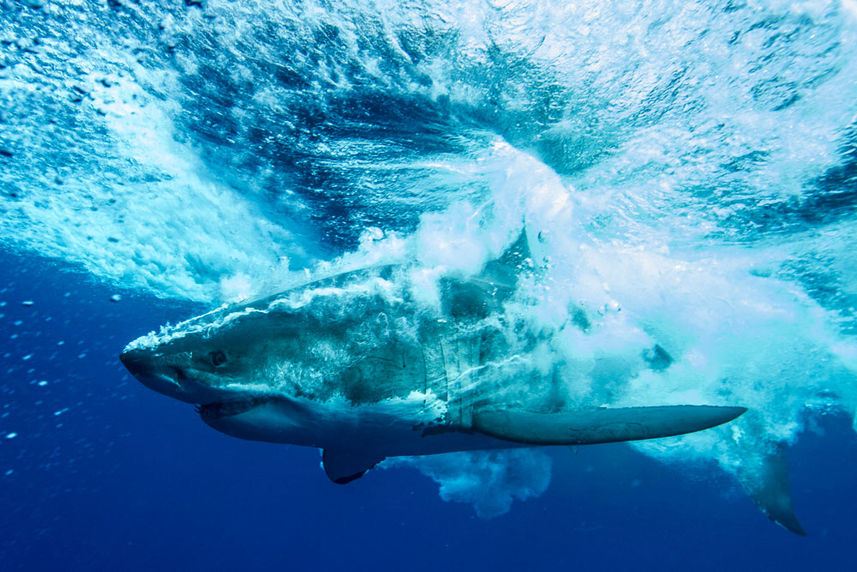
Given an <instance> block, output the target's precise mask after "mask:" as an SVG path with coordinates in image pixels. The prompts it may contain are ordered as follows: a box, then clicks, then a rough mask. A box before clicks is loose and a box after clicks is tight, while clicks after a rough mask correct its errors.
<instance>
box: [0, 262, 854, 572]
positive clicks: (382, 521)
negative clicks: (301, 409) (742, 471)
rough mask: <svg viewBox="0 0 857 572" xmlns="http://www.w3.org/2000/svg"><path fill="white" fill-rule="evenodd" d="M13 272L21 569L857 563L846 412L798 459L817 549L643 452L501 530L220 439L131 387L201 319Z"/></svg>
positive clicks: (395, 490) (0, 385) (8, 396)
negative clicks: (155, 352) (129, 349)
mask: <svg viewBox="0 0 857 572" xmlns="http://www.w3.org/2000/svg"><path fill="white" fill-rule="evenodd" d="M0 268H2V269H3V270H2V274H0V301H2V302H5V305H4V306H3V307H2V308H0V314H3V317H2V319H0V339H2V340H3V341H2V350H0V351H2V354H0V395H2V405H0V407H2V413H0V435H2V441H0V507H2V513H0V554H2V562H3V564H2V568H3V569H4V570H60V569H62V570H119V569H121V570H152V569H155V568H158V569H176V570H178V569H184V570H256V569H259V570H261V569H293V570H295V569H296V570H307V569H331V570H338V569H349V570H362V569H410V570H439V569H454V570H455V569H461V570H464V569H471V570H472V569H495V570H539V569H549V568H550V569H555V568H556V567H557V566H563V567H568V568H569V569H605V568H612V569H630V568H632V567H633V568H635V569H651V570H655V569H663V568H664V567H665V566H676V567H679V568H684V567H693V568H694V569H698V570H722V569H724V568H726V567H728V568H730V569H747V570H749V569H781V570H797V569H816V570H817V569H843V566H847V565H848V563H849V562H850V559H851V557H852V554H851V552H852V551H851V541H852V539H853V533H854V522H853V507H855V506H857V491H855V489H854V487H853V482H854V477H855V475H857V438H855V434H854V432H853V431H852V430H851V429H850V427H849V423H848V422H847V420H846V419H844V418H840V417H827V418H825V419H824V420H823V423H822V424H821V425H820V426H816V427H814V429H813V430H812V431H808V432H806V433H805V434H804V435H803V436H802V437H801V439H800V441H799V442H798V443H797V445H795V446H794V447H793V448H792V449H791V451H790V466H791V470H792V485H793V489H794V500H795V505H796V507H797V510H798V512H799V515H800V517H801V520H802V521H803V523H804V525H805V527H806V528H807V530H808V531H809V533H810V536H809V537H808V538H798V537H796V536H794V535H791V534H789V533H788V532H786V531H784V530H781V529H779V528H777V527H776V526H774V525H772V524H771V523H769V522H768V521H767V520H766V519H765V518H764V517H763V516H762V515H761V514H760V513H759V512H758V511H757V510H756V509H755V507H754V506H753V505H752V503H751V501H750V500H749V499H748V498H747V497H746V496H744V494H743V493H742V492H741V491H740V490H739V488H738V487H737V486H736V484H735V483H733V482H731V481H730V480H728V479H727V478H726V477H723V476H714V475H720V473H719V472H716V471H713V470H711V471H709V470H708V469H710V467H705V466H696V467H683V466H682V465H680V464H679V465H676V464H673V465H664V464H661V463H659V462H657V461H655V460H652V459H649V458H646V457H643V456H641V455H639V454H637V453H635V452H633V451H632V450H631V449H629V448H628V447H626V446H624V445H605V446H593V447H588V448H586V447H581V448H579V449H577V450H576V451H575V452H569V451H568V450H565V449H563V448H558V449H556V450H554V451H552V456H553V459H554V467H553V478H552V483H551V485H550V487H549V489H548V491H547V492H546V493H545V494H544V495H542V496H540V497H538V498H535V499H530V500H528V501H526V502H516V503H515V505H514V506H513V507H512V510H511V512H510V513H508V514H506V515H504V516H501V517H498V518H494V519H491V520H482V519H479V518H477V517H476V516H475V515H474V513H473V510H472V508H471V507H470V506H468V505H464V504H456V503H446V502H443V500H441V499H440V498H439V496H438V495H437V492H436V485H435V484H434V483H432V482H431V481H430V480H429V479H427V478H425V477H424V476H422V475H420V474H419V473H418V472H416V471H415V470H413V469H399V468H393V469H386V470H383V469H382V470H375V471H372V472H371V473H369V474H368V475H367V476H366V477H365V478H363V479H361V480H359V481H357V482H355V483H353V484H351V485H348V486H337V485H333V484H331V483H330V482H328V480H327V479H326V478H325V477H324V474H323V473H322V471H321V469H320V468H319V455H318V452H317V451H315V450H312V449H304V448H298V447H290V446H278V445H269V444H260V443H251V442H243V441H240V440H236V439H232V438H229V437H226V436H224V435H221V434H218V433H216V432H214V431H212V430H211V429H209V428H208V427H206V426H205V425H203V424H202V423H201V422H200V421H199V420H198V419H197V418H196V415H195V413H194V411H193V408H192V407H190V406H188V405H185V404H181V403H178V402H175V401H173V400H170V399H167V398H164V397H162V396H160V395H157V394H155V393H153V392H151V391H149V390H147V389H145V388H144V387H142V386H141V385H139V384H138V383H136V382H135V381H134V380H132V379H130V378H129V376H128V375H127V374H126V373H125V372H124V371H123V369H122V368H121V365H120V364H119V363H118V361H117V359H116V355H117V354H118V352H119V351H120V350H121V348H122V347H123V345H124V343H125V342H126V341H127V340H129V339H131V338H133V337H134V336H136V335H138V334H140V333H141V332H145V331H148V330H149V329H152V328H155V327H157V326H158V325H160V324H161V323H163V322H166V321H170V320H172V321H175V320H177V319H180V318H182V317H184V316H186V315H188V314H190V313H193V312H194V311H195V310H197V309H198V308H196V307H194V306H192V305H190V304H176V303H168V302H163V301H158V300H156V299H152V298H149V297H143V296H140V295H136V294H134V293H131V292H121V291H116V290H110V289H107V288H105V287H104V286H101V285H97V284H95V283H93V282H92V281H91V279H89V278H87V277H85V276H83V275H80V274H77V273H74V272H72V271H69V270H68V269H66V268H63V267H60V266H58V265H57V264H56V263H53V262H49V261H45V260H41V259H36V258H20V257H13V256H9V255H4V256H3V258H2V260H0ZM117 293H118V294H120V296H121V300H120V301H119V302H113V301H111V296H113V295H114V294H117ZM30 302H32V304H31V305H30ZM59 341H64V344H63V345H61V346H58V345H57V343H58V342H59ZM28 355H30V356H31V357H30V358H28V359H24V358H25V357H26V356H28ZM39 382H47V383H42V384H41V385H40V383H39ZM11 433H15V434H16V435H15V436H14V437H12V438H8V437H9V435H10V434H11ZM821 433H823V434H824V435H823V438H822V436H821Z"/></svg>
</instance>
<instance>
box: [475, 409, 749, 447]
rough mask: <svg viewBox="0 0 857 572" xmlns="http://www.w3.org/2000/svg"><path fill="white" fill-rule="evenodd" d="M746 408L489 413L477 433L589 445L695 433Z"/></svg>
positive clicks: (480, 415)
mask: <svg viewBox="0 0 857 572" xmlns="http://www.w3.org/2000/svg"><path fill="white" fill-rule="evenodd" d="M745 411H746V409H745V408H744V407H719V406H714V405H665V406H656V407H624V408H616V409H608V408H599V409H589V410H580V411H571V412H561V413H534V412H530V411H521V410H499V409H484V410H480V411H474V413H473V426H472V428H473V430H475V431H478V432H480V433H485V434H486V435H490V436H492V437H496V438H498V439H503V440H506V441H514V442H516V443H526V444H530V445H586V444H592V443H611V442H615V441H636V440H639V439H655V438H658V437H670V436H673V435H682V434H684V433H692V432H694V431H700V430H702V429H708V428H709V427H714V426H716V425H720V424H721V423H726V422H727V421H731V420H732V419H735V418H736V417H738V416H739V415H741V414H742V413H744V412H745Z"/></svg>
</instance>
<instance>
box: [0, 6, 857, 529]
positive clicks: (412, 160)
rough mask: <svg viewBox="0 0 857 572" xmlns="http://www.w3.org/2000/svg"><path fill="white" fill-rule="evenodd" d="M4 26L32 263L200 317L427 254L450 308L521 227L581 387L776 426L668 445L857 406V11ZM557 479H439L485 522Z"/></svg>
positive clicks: (524, 458) (22, 234) (440, 473)
mask: <svg viewBox="0 0 857 572" xmlns="http://www.w3.org/2000/svg"><path fill="white" fill-rule="evenodd" d="M0 8H2V12H0V213H2V219H0V240H2V244H3V247H4V249H5V250H6V251H7V252H12V253H16V254H17V255H21V256H28V255H32V254H38V255H40V256H43V257H48V258H55V259H59V260H62V261H63V263H65V264H69V265H71V266H73V267H76V268H79V269H82V270H85V271H86V272H87V273H89V274H90V275H91V276H93V277H94V278H95V279H96V280H97V281H98V282H101V283H104V284H108V285H111V286H112V287H119V288H123V289H125V290H127V291H133V290H136V291H140V292H146V293H149V294H153V295H154V296H157V297H160V298H164V299H168V300H172V301H175V303H180V302H182V301H184V302H187V301H190V302H194V303H198V305H197V306H196V308H197V309H204V308H205V307H213V306H215V305H218V304H220V303H222V302H227V301H234V300H238V299H245V298H250V297H254V296H260V295H264V294H270V293H272V292H275V291H277V290H278V289H281V288H283V287H287V286H289V285H294V284H296V283H298V282H300V281H302V280H305V279H306V278H307V277H310V276H316V275H325V274H329V273H331V272H333V271H336V270H340V269H349V268H356V267H360V266H364V265H369V264H378V263H401V262H412V263H415V264H416V265H417V266H418V267H419V268H422V269H424V280H425V289H424V293H425V296H426V298H427V299H430V298H431V295H432V291H433V290H432V288H433V284H434V281H435V280H436V279H437V277H438V276H440V275H442V274H444V273H449V272H458V273H459V274H465V275H466V274H469V273H475V272H478V271H479V269H480V268H481V267H482V266H483V265H484V264H485V262H486V261H487V260H489V259H491V258H493V257H495V256H497V255H498V254H500V253H501V252H502V251H503V249H504V248H505V247H507V246H508V245H509V244H510V243H511V242H512V241H513V240H514V239H515V237H516V236H517V234H518V233H519V232H520V231H521V229H522V228H524V227H526V228H527V230H528V232H529V233H530V235H531V236H536V237H538V240H536V241H534V243H533V244H532V245H531V247H532V250H533V257H534V259H535V261H536V263H537V265H538V266H539V267H540V268H541V269H542V274H541V279H540V280H539V281H538V282H537V283H535V284H531V288H532V289H531V291H530V292H528V295H529V300H530V303H529V304H528V305H526V306H521V307H519V308H518V309H517V311H518V312H520V316H519V317H518V318H519V319H520V320H521V321H522V322H523V323H525V324H526V326H527V327H528V328H530V329H531V330H532V331H533V332H535V333H539V334H545V333H549V334H550V336H549V339H550V342H549V344H548V347H546V348H545V351H544V354H543V355H542V358H541V359H543V360H544V361H545V362H546V363H548V362H549V364H550V365H558V367H559V370H560V371H561V373H562V376H561V377H562V379H563V384H564V391H566V393H567V397H568V399H569V400H572V401H575V400H576V401H579V402H580V403H586V404H612V405H653V404H658V405H660V404H674V403H712V404H728V405H742V406H745V407H748V408H749V409H750V412H749V413H747V414H746V415H745V416H744V417H743V418H742V419H741V420H739V421H738V422H736V423H733V424H731V425H728V426H726V427H723V428H719V429H717V430H712V431H706V432H704V433H699V434H693V435H689V436H686V437H680V438H674V439H670V440H662V441H657V442H651V443H644V444H639V445H636V446H637V447H639V449H640V450H642V451H643V452H645V453H647V454H649V455H653V456H656V457H658V458H661V459H665V460H669V461H671V462H712V461H714V462H716V463H718V464H719V466H720V467H722V468H723V469H724V470H725V471H726V472H727V473H729V474H737V475H739V476H740V474H741V472H742V470H745V471H746V470H747V468H748V467H750V468H751V469H752V463H753V459H755V458H756V457H757V456H758V454H759V452H763V451H770V450H773V449H775V448H778V447H780V446H781V445H789V444H792V443H794V442H795V440H796V439H798V438H799V437H800V435H801V434H802V432H804V431H805V429H806V428H807V427H808V426H812V425H813V424H814V423H816V422H817V421H818V419H819V418H820V417H821V416H824V415H828V414H831V413H844V414H846V415H848V416H852V418H853V416H854V414H855V409H857V383H855V372H857V310H855V306H857V270H855V269H857V254H855V253H857V220H855V218H857V79H855V78H857V4H855V2H853V0H843V1H842V2H834V3H827V2H775V1H774V2H736V1H729V2H700V3H693V2H675V3H672V2H641V3H636V2H612V3H611V2H602V1H593V2H571V3H570V2H565V1H557V2H534V3H530V2H514V1H493V2H491V1H478V2H477V1H474V2H448V3H444V2H419V1H414V2H392V1H391V2H386V1H377V2H365V3H364V2H350V3H346V2H343V3H337V2H313V1H307V2H294V3H292V2H263V1H259V2H254V1H250V0H242V1H237V2H233V1H226V0H203V1H202V2H189V1H187V0H186V1H185V2H184V3H183V4H182V3H177V2H150V1H146V0H139V1H137V0H134V1H132V0H109V1H108V2H106V3H94V2H93V3H89V2H83V1H80V0H68V1H63V2H42V1H41V0H29V1H26V2H11V1H9V0H6V1H5V2H2V3H0ZM0 311H2V308H0ZM0 316H2V314H0ZM140 333H144V332H140ZM653 348H658V349H653ZM543 365H544V364H543ZM544 367H548V366H547V365H544ZM2 428H3V427H0V429H2ZM9 430H10V431H11V429H9ZM550 463H551V460H550V457H548V456H547V455H545V454H544V453H542V452H521V451H517V452H515V453H513V454H508V455H505V456H504V455H498V454H496V453H495V454H470V455H469V456H468V457H467V458H465V459H464V460H463V462H462V460H461V459H456V458H453V459H450V458H446V457H438V458H432V459H428V460H423V461H420V462H418V464H419V467H420V468H421V470H423V471H424V472H425V473H426V474H428V475H430V476H431V477H432V478H434V479H435V480H437V481H438V482H439V483H440V484H441V494H442V496H444V498H447V499H450V500H461V501H467V502H471V503H474V504H475V506H476V508H477V511H478V512H480V513H481V514H483V515H486V516H487V515H493V514H498V513H502V512H504V511H506V510H508V507H509V504H510V503H511V501H512V499H513V498H527V497H530V496H533V495H537V494H540V493H542V492H543V491H544V490H545V488H546V487H547V486H548V481H549V478H550ZM388 466H389V465H388ZM498 467H501V468H502V471H500V472H499V473H498V470H499V469H498ZM498 474H500V475H501V476H500V477H498V476H497V475H498Z"/></svg>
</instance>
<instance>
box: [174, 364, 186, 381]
mask: <svg viewBox="0 0 857 572" xmlns="http://www.w3.org/2000/svg"><path fill="white" fill-rule="evenodd" d="M170 369H171V370H172V371H173V375H174V376H175V378H176V381H188V380H189V379H190V378H189V377H188V376H187V374H186V373H185V372H184V370H183V369H182V368H180V367H175V366H174V367H171V368H170Z"/></svg>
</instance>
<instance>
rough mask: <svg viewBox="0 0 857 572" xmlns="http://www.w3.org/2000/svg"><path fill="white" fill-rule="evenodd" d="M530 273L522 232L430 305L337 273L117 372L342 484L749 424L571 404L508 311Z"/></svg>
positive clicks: (686, 413)
mask: <svg viewBox="0 0 857 572" xmlns="http://www.w3.org/2000/svg"><path fill="white" fill-rule="evenodd" d="M532 266H533V265H532V262H531V261H530V258H529V249H528V247H527V239H526V234H525V233H522V234H521V237H520V238H519V239H518V240H517V241H516V242H515V243H514V244H513V245H512V246H511V247H510V248H509V249H508V250H507V251H506V252H505V253H504V254H503V255H502V256H501V257H499V258H498V259H496V260H493V261H491V262H489V263H488V264H487V265H486V266H485V268H484V269H483V271H482V272H481V273H480V274H478V275H477V276H472V277H462V276H458V277H457V276H447V277H445V278H442V279H441V280H440V281H439V292H438V296H437V298H439V303H426V302H420V301H418V300H417V299H416V297H415V296H414V294H413V292H414V286H413V284H414V283H413V280H412V279H411V277H412V272H413V271H414V270H415V268H414V267H413V266H407V265H404V266H380V267H374V268H366V269H362V270H357V271H353V272H347V273H343V274H339V275H337V276H333V277H331V278H328V279H324V280H320V281H316V282H312V283H309V284H306V285H304V286H301V287H298V288H294V289H290V290H287V291H285V292H282V293H280V294H277V295H274V296H270V297H267V298H264V299H261V300H257V301H254V302H250V303H248V304H243V305H237V306H231V307H226V308H222V309H219V310H216V311H213V312H210V313H208V314H205V315H203V316H200V317H198V318H194V319H191V320H188V321H186V322H183V323H180V324H178V325H176V326H172V327H168V328H163V329H162V330H161V332H160V333H158V334H154V333H153V334H149V335H148V336H143V337H142V338H139V339H138V340H135V341H134V342H132V343H131V344H129V345H128V347H127V348H126V349H125V351H124V352H123V353H122V355H121V356H120V359H121V360H122V363H123V364H124V365H125V366H126V367H127V368H128V370H129V371H130V372H131V373H132V374H133V375H134V376H135V377H136V378H137V379H139V380H140V381H141V382H142V383H143V384H145V385H146V386H148V387H149V388H151V389H153V390H155V391H158V392H160V393H163V394H165V395H168V396H170V397H172V398H175V399H179V400H182V401H185V402H188V403H192V404H195V405H197V409H198V412H199V414H200V416H201V418H202V420H203V421H204V422H205V423H207V424H208V425H210V426H211V427H213V428H215V429H217V430H218V431H221V432H223V433H226V434H229V435H233V436H235V437H239V438H242V439H251V440H257V441H269V442H275V443H289V444H294V445H304V446H310V447H318V448H322V449H324V454H323V464H324V469H325V472H326V473H327V475H328V477H329V478H330V479H331V480H333V481H334V482H337V483H345V482H349V481H351V480H354V479H356V478H358V477H360V476H361V475H362V474H363V473H364V472H366V471H367V470H368V469H370V468H371V467H373V466H374V465H375V464H377V463H378V462H380V461H382V460H383V459H384V458H386V457H394V456H412V455H430V454H436V453H445V452H452V451H466V450H481V449H500V448H512V447H532V446H538V445H580V444H590V443H606V442H613V441H628V440H636V439H651V438H657V437H666V436H670V435H679V434H683V433H688V432H693V431H699V430H703V429H706V428H709V427H713V426H715V425H719V424H721V423H726V422H728V421H730V420H732V419H734V418H736V417H738V416H739V415H741V414H742V413H744V411H745V409H744V408H742V407H737V406H717V405H680V406H655V407H631V408H593V407H586V408H579V407H575V405H574V404H572V403H568V402H567V401H566V400H565V399H564V398H563V397H562V391H560V390H559V389H558V388H559V387H560V380H558V379H557V375H556V371H555V368H554V367H551V366H545V365H544V364H543V363H542V362H544V361H545V360H541V361H540V360H538V359H537V358H536V357H535V356H537V355H538V354H539V353H540V352H542V353H543V351H542V350H544V348H545V347H547V346H546V338H547V337H549V333H546V334H533V333H532V331H531V329H530V328H527V327H526V324H524V323H522V322H521V320H522V318H520V317H517V318H516V317H512V316H513V314H514V315H515V316H521V315H524V314H525V313H523V314H522V313H521V312H515V313H511V312H509V311H508V310H509V308H512V307H514V306H516V305H517V307H518V308H519V309H520V308H521V307H525V306H526V295H525V292H526V291H527V290H528V289H527V288H525V287H523V288H519V286H521V284H522V283H523V282H525V281H528V280H532V279H534V277H535V273H534V270H533V268H532ZM661 361H664V360H661ZM661 365H662V364H661ZM663 367H666V366H663Z"/></svg>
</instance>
